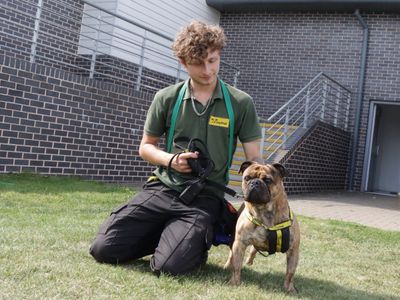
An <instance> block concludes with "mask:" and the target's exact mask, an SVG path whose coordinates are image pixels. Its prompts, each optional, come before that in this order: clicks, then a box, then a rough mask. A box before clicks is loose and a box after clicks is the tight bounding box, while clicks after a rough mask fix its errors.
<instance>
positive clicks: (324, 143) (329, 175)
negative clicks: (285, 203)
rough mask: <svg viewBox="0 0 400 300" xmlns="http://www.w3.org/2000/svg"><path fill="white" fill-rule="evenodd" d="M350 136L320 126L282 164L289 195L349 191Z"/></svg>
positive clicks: (315, 126) (341, 131)
mask: <svg viewBox="0 0 400 300" xmlns="http://www.w3.org/2000/svg"><path fill="white" fill-rule="evenodd" d="M349 146H350V134H349V133H347V132H345V131H343V130H340V129H337V128H335V127H333V126H331V125H328V124H325V123H322V122H317V123H316V124H315V125H314V126H313V127H312V128H311V129H310V130H309V131H308V133H307V134H306V135H305V136H304V137H303V139H302V140H301V141H299V142H298V143H297V145H296V146H295V147H294V148H293V150H292V151H291V152H289V153H288V154H287V155H286V156H285V157H284V158H283V159H282V161H281V163H283V164H284V166H285V168H287V169H288V171H289V172H290V175H289V177H287V178H285V187H286V191H287V192H288V194H296V193H306V192H320V191H329V190H344V189H346V188H347V177H346V176H347V166H348V160H349V156H348V153H349V149H350V148H349Z"/></svg>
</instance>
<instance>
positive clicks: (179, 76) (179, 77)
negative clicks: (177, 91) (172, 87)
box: [175, 61, 182, 83]
mask: <svg viewBox="0 0 400 300" xmlns="http://www.w3.org/2000/svg"><path fill="white" fill-rule="evenodd" d="M177 70H178V72H177V74H176V78H175V83H178V82H179V81H180V80H181V70H182V65H181V63H180V62H179V61H178V69H177Z"/></svg>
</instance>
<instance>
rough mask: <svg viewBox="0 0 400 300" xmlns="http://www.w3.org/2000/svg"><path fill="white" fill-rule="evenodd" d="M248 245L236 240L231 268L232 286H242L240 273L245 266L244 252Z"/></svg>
mask: <svg viewBox="0 0 400 300" xmlns="http://www.w3.org/2000/svg"><path fill="white" fill-rule="evenodd" d="M246 247H247V246H246V245H245V244H243V243H242V242H241V241H239V240H235V242H234V243H233V246H232V256H231V265H230V266H231V268H232V277H231V280H230V281H229V283H230V284H231V285H239V284H240V273H241V269H242V264H243V258H244V252H245V251H246Z"/></svg>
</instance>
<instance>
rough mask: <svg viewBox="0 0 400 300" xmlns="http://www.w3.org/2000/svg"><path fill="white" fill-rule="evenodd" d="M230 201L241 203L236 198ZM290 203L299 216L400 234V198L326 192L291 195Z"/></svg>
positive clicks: (358, 193)
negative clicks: (398, 232)
mask: <svg viewBox="0 0 400 300" xmlns="http://www.w3.org/2000/svg"><path fill="white" fill-rule="evenodd" d="M227 199H228V200H229V201H233V202H235V203H238V200H237V199H232V198H229V197H228V198H227ZM289 203H290V207H291V208H292V209H293V211H294V212H295V213H297V214H299V215H303V216H309V217H317V218H321V219H334V220H342V221H350V222H355V223H359V224H363V225H366V226H371V227H375V228H380V229H384V230H393V231H400V197H395V196H385V195H377V194H371V193H360V192H324V193H310V194H299V195H290V196H289Z"/></svg>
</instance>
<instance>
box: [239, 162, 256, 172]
mask: <svg viewBox="0 0 400 300" xmlns="http://www.w3.org/2000/svg"><path fill="white" fill-rule="evenodd" d="M254 163H255V162H254V161H245V162H243V163H242V164H241V165H240V168H239V171H238V173H239V174H243V172H244V170H246V169H247V168H248V167H250V166H251V165H252V164H254Z"/></svg>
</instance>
